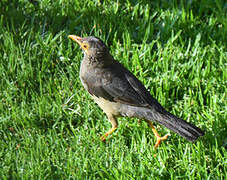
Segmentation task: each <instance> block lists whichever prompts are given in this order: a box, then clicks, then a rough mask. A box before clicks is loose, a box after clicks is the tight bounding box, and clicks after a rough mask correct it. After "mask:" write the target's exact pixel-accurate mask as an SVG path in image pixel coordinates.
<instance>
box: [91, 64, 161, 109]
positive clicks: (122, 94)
mask: <svg viewBox="0 0 227 180" xmlns="http://www.w3.org/2000/svg"><path fill="white" fill-rule="evenodd" d="M93 79H96V80H93V83H89V84H92V86H90V87H89V88H88V91H89V93H90V94H92V95H95V96H97V97H103V98H105V99H108V100H109V101H113V102H121V103H124V104H129V105H133V106H141V107H148V106H154V107H160V108H162V106H161V105H160V104H159V103H158V102H157V100H155V99H154V98H152V96H151V95H150V93H149V92H148V91H147V90H146V88H145V87H144V86H143V84H142V83H141V82H140V81H139V80H138V79H137V78H136V77H135V76H134V75H133V74H132V73H131V72H129V71H128V70H127V69H126V68H124V67H123V66H122V65H121V64H120V63H118V62H117V61H115V64H114V65H113V64H112V65H111V67H106V68H105V69H104V70H102V71H100V73H98V74H96V78H93ZM94 81H95V83H94Z"/></svg>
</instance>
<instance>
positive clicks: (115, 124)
mask: <svg viewBox="0 0 227 180" xmlns="http://www.w3.org/2000/svg"><path fill="white" fill-rule="evenodd" d="M108 119H109V121H110V123H111V125H112V128H111V129H110V130H109V131H108V132H107V133H106V134H104V135H103V136H102V137H101V140H102V141H105V140H106V137H107V136H109V135H110V134H112V133H113V132H114V131H115V130H116V129H117V126H118V124H117V120H116V119H115V117H114V116H113V115H108Z"/></svg>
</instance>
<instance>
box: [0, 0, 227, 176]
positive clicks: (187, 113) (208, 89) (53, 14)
mask: <svg viewBox="0 0 227 180" xmlns="http://www.w3.org/2000/svg"><path fill="white" fill-rule="evenodd" d="M0 9H1V18H0V25H1V27H0V43H1V44H0V59H1V62H0V99H1V101H0V137H1V139H0V147H1V148H0V160H1V163H0V177H1V178H2V179H70V178H72V179H89V178H91V179H92V178H93V179H105V178H106V179H177V178H178V179H224V177H226V176H227V173H226V172H227V170H226V156H227V153H226V145H227V139H226V138H227V130H226V127H227V123H226V118H227V116H226V107H227V106H226V86H227V83H226V82H227V81H226V80H227V68H226V62H227V50H226V42H227V38H226V37H227V18H226V4H225V3H224V2H222V1H203V3H199V2H194V1H186V2H185V3H180V4H178V2H177V1H174V0H173V1H160V2H153V3H150V4H148V2H146V1H141V2H140V3H137V2H135V1H127V2H121V1H116V2H114V1H105V2H102V1H86V2H85V1H84V2H82V1H54V2H52V1H49V0H44V1H19V2H18V1H7V0H4V1H1V2H0ZM69 34H76V35H79V36H87V35H95V36H98V37H100V38H102V39H103V40H104V41H105V42H106V43H107V44H108V46H109V48H110V51H111V54H112V55H113V56H114V57H115V59H117V60H119V61H120V62H121V63H122V64H124V65H125V66H126V67H127V68H128V69H129V70H130V71H132V72H133V73H134V74H135V75H136V76H137V77H138V78H139V79H140V80H141V81H142V82H143V83H144V85H145V86H146V87H147V88H148V89H149V90H150V93H151V94H152V95H153V96H154V97H155V98H156V99H158V101H159V102H160V103H161V104H162V105H163V106H164V107H165V108H166V109H167V110H169V111H170V112H172V113H173V114H176V115H177V116H179V117H181V118H183V119H185V120H187V121H188V122H191V123H193V124H195V125H197V126H198V127H200V128H202V129H203V130H204V131H205V132H206V135H205V136H204V137H202V138H200V139H199V140H198V141H197V142H195V143H194V144H192V143H190V142H187V141H186V140H184V139H183V138H181V137H179V136H178V135H176V134H174V133H171V137H170V138H169V139H168V140H167V141H166V142H164V143H162V144H161V146H160V147H159V149H157V150H155V149H154V148H153V146H154V142H155V139H154V136H153V134H152V131H151V129H150V128H149V127H148V126H147V124H146V123H144V122H142V123H141V124H139V123H138V120H137V119H129V118H120V119H119V129H118V130H117V131H116V132H114V133H113V134H112V135H111V136H110V137H108V139H107V143H106V144H105V143H102V142H101V141H100V136H101V135H103V134H104V133H105V132H106V131H107V130H108V129H109V128H110V123H109V122H108V120H107V118H106V116H105V114H104V113H103V112H102V111H101V110H100V108H99V107H98V106H97V105H95V103H94V102H93V100H92V99H91V98H90V97H89V95H88V93H87V92H85V90H84V88H83V87H82V85H81V82H80V80H79V66H80V61H81V59H82V56H83V55H82V53H81V50H80V49H79V47H78V46H77V45H76V44H74V43H73V42H72V41H70V40H68V38H67V36H68V35H69ZM157 129H158V130H159V132H160V133H161V134H163V135H164V134H165V133H167V132H169V130H168V129H166V128H163V127H161V126H157Z"/></svg>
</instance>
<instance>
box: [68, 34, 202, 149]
mask: <svg viewBox="0 0 227 180" xmlns="http://www.w3.org/2000/svg"><path fill="white" fill-rule="evenodd" d="M68 38H70V39H72V40H73V41H75V42H76V43H78V44H79V46H80V48H81V49H82V51H83V54H84V56H83V59H82V61H81V64H80V73H79V74H80V80H81V82H82V85H83V87H84V88H85V89H86V90H87V91H88V93H89V94H90V95H91V97H92V98H93V99H94V101H95V102H96V103H97V104H98V105H99V107H100V108H101V109H102V110H103V112H104V113H105V114H106V115H107V117H108V120H109V121H110V123H111V125H112V127H111V129H110V130H109V131H107V132H106V133H105V134H104V135H103V136H101V140H102V141H106V138H107V136H109V135H110V134H112V133H113V132H114V131H115V130H116V129H117V128H118V121H117V118H118V117H134V118H139V119H140V120H145V121H146V122H147V123H148V125H149V126H150V127H151V128H152V131H153V133H154V135H155V137H156V142H155V146H154V147H155V148H157V147H158V146H159V145H160V144H161V142H162V141H164V140H166V139H167V138H168V136H170V134H166V135H164V136H160V135H159V134H158V132H157V130H156V129H155V127H154V125H153V122H155V123H158V124H161V125H163V126H165V127H166V128H168V129H170V130H171V131H173V132H175V133H177V134H178V135H180V136H182V137H184V138H186V139H187V140H188V141H191V142H194V141H195V140H196V139H197V138H198V137H200V136H203V135H204V132H203V131H202V130H201V129H200V128H198V127H196V126H195V125H193V124H190V123H188V122H186V121H185V120H183V119H181V118H179V117H177V116H175V115H173V114H171V113H170V112H168V111H167V110H165V109H164V107H163V106H162V105H161V104H160V103H159V102H158V101H157V100H156V99H155V98H154V97H152V96H151V94H150V92H149V91H148V90H147V89H146V88H145V87H144V85H143V84H142V82H141V81H140V80H138V79H137V78H136V77H135V76H134V75H133V74H132V73H131V72H130V71H129V70H128V69H126V68H125V67H124V66H123V65H122V64H121V63H120V62H119V61H117V60H115V59H114V57H113V56H112V55H111V54H110V52H109V48H108V47H107V46H106V45H105V43H104V42H103V41H102V40H101V39H100V38H98V37H95V36H88V37H80V36H76V35H69V36H68Z"/></svg>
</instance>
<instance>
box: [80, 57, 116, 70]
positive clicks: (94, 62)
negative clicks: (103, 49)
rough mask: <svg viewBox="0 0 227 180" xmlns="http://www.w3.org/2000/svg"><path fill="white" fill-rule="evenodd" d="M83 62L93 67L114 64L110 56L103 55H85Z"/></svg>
mask: <svg viewBox="0 0 227 180" xmlns="http://www.w3.org/2000/svg"><path fill="white" fill-rule="evenodd" d="M84 60H86V61H87V64H88V65H90V66H93V67H105V66H108V65H110V64H112V63H113V62H114V60H113V57H112V56H111V55H110V54H105V55H99V56H98V55H95V56H94V55H85V56H84Z"/></svg>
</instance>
